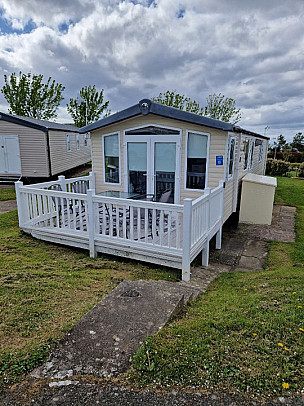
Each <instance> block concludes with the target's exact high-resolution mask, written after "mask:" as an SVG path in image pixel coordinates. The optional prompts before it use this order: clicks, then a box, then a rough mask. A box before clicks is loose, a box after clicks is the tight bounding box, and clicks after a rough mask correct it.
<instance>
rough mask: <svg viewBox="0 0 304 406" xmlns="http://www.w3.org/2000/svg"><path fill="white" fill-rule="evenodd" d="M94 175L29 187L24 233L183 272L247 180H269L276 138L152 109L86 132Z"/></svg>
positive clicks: (20, 195) (137, 109) (21, 191)
mask: <svg viewBox="0 0 304 406" xmlns="http://www.w3.org/2000/svg"><path fill="white" fill-rule="evenodd" d="M87 132H90V138H91V144H92V145H91V146H92V164H93V170H92V172H91V173H90V175H89V176H88V177H87V178H85V177H83V178H79V179H77V178H76V179H65V178H64V177H62V176H61V177H59V179H58V181H54V182H47V183H41V184H39V185H30V186H23V185H22V183H21V182H17V184H16V189H17V202H18V211H19V224H20V227H21V228H22V229H23V230H24V231H26V232H29V233H31V234H32V235H33V236H35V237H37V238H41V239H43V240H46V241H51V242H60V243H61V244H67V245H73V246H77V247H81V248H85V249H88V250H89V252H90V255H91V256H96V255H97V253H98V252H102V253H109V254H113V255H118V256H123V257H129V258H133V259H136V260H142V261H147V262H150V263H156V264H161V265H166V266H169V267H174V268H177V269H181V270H182V279H183V280H185V281H187V280H189V279H190V269H191V268H190V264H191V262H192V261H193V260H194V259H195V258H196V256H197V255H198V254H199V253H202V264H203V265H205V266H207V265H208V259H209V242H210V239H211V238H212V237H214V236H215V238H216V248H218V249H220V248H221V234H222V225H223V223H224V222H225V221H226V220H227V219H228V218H229V216H230V215H231V214H232V213H233V212H235V211H236V209H237V204H238V198H239V192H240V184H241V181H242V178H243V177H244V176H245V175H246V174H247V173H250V172H251V173H256V174H259V175H263V174H264V172H265V162H266V156H267V144H268V138H266V137H264V136H262V135H259V134H255V133H252V132H250V131H246V130H245V129H242V128H240V127H238V126H235V125H233V124H230V123H225V122H222V121H219V120H213V119H210V118H207V117H203V116H199V115H196V114H192V113H188V112H185V111H181V110H178V109H175V108H172V107H168V106H165V105H161V104H158V103H155V102H153V101H151V100H149V99H144V100H141V101H140V102H139V103H138V104H136V105H134V106H132V107H129V108H127V109H126V110H123V111H121V112H118V113H116V114H113V115H111V116H109V117H106V118H104V119H102V120H100V121H97V122H95V123H93V124H90V125H88V126H86V127H84V128H81V129H80V133H81V134H85V133H87Z"/></svg>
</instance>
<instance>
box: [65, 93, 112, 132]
mask: <svg viewBox="0 0 304 406" xmlns="http://www.w3.org/2000/svg"><path fill="white" fill-rule="evenodd" d="M103 92H104V89H101V91H100V92H98V91H97V90H96V88H95V85H94V86H85V87H83V88H82V89H81V90H80V92H79V94H80V100H79V99H78V97H77V98H76V99H72V98H71V99H70V102H69V104H67V110H68V112H69V113H70V115H71V116H72V118H73V120H74V124H75V125H76V126H77V127H84V126H85V125H87V124H90V123H93V122H94V121H97V120H98V119H99V118H100V116H101V114H102V113H103V112H104V111H105V110H106V111H105V115H104V117H106V116H107V115H109V114H110V111H109V110H107V108H108V106H109V101H106V102H104V103H103Z"/></svg>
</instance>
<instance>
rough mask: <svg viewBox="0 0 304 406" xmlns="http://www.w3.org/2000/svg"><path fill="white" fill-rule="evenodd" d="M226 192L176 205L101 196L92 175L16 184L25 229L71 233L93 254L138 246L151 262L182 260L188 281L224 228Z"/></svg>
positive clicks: (217, 191)
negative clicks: (195, 262) (193, 266)
mask: <svg viewBox="0 0 304 406" xmlns="http://www.w3.org/2000/svg"><path fill="white" fill-rule="evenodd" d="M81 192H83V193H81ZM223 193H224V187H223V184H220V186H218V187H217V188H216V189H213V190H210V189H206V190H205V193H204V194H203V195H202V196H201V197H200V198H198V199H196V200H195V201H192V200H191V199H185V201H184V205H177V204H166V203H158V202H149V201H141V200H131V199H121V198H112V197H106V196H100V195H97V194H96V193H95V179H94V174H93V173H90V175H89V176H87V177H80V178H74V179H65V178H64V177H63V176H59V178H58V180H57V181H52V182H45V183H40V184H35V185H29V186H24V185H23V184H22V182H16V195H17V204H18V215H19V226H20V228H22V229H23V230H25V231H27V232H31V233H36V234H37V231H40V232H42V231H43V233H44V236H45V235H47V234H49V235H52V239H51V241H56V237H57V239H58V242H61V243H64V238H65V239H67V238H68V237H69V236H70V237H71V238H73V241H74V244H72V245H75V246H80V247H83V246H86V247H87V248H89V250H90V255H91V256H96V253H97V251H103V247H106V246H108V247H115V249H116V252H117V249H118V251H119V250H121V251H124V252H130V251H132V252H134V251H136V250H137V251H138V252H139V253H141V255H142V256H143V258H142V259H143V260H145V259H146V258H145V255H147V253H150V262H153V258H152V260H151V255H152V256H153V255H154V256H156V257H157V256H158V257H162V258H167V259H168V261H167V262H168V265H170V263H169V261H170V258H171V261H172V263H173V262H174V263H175V266H176V264H177V263H178V264H180V266H179V267H180V268H182V272H183V279H184V280H189V278H190V263H191V261H192V260H193V259H194V258H195V256H196V255H197V254H198V253H199V252H200V251H202V250H205V251H206V250H207V254H205V258H206V255H208V247H207V245H206V244H208V246H209V240H210V238H211V237H212V236H213V235H214V234H215V233H217V232H219V231H220V230H221V226H222V213H223ZM45 239H47V238H46V237H45ZM77 241H78V243H77ZM70 245H71V244H70ZM145 253H146V254H145ZM153 253H154V254H153ZM118 255H119V254H118ZM137 257H138V255H137ZM203 258H204V256H203ZM205 262H206V259H205Z"/></svg>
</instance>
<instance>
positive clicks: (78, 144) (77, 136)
mask: <svg viewBox="0 0 304 406" xmlns="http://www.w3.org/2000/svg"><path fill="white" fill-rule="evenodd" d="M75 141H76V150H77V151H80V140H79V134H75Z"/></svg>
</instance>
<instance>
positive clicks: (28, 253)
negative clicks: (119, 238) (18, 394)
mask: <svg viewBox="0 0 304 406" xmlns="http://www.w3.org/2000/svg"><path fill="white" fill-rule="evenodd" d="M0 240H1V245H0V308H1V317H0V384H1V382H2V383H3V382H6V383H12V382H14V381H16V380H18V379H21V378H22V377H23V376H24V374H25V373H26V372H28V371H30V370H32V369H33V368H34V367H35V366H37V365H39V364H40V363H41V362H42V360H44V359H46V357H47V355H48V354H49V352H50V349H51V348H52V346H53V345H54V344H55V343H56V342H58V340H60V339H61V338H62V337H63V335H64V333H65V332H66V331H67V330H68V329H69V328H71V326H73V325H74V324H75V322H76V321H77V320H78V319H79V318H80V317H82V316H83V315H84V314H85V313H86V312H87V311H88V310H89V309H91V308H92V307H93V306H94V305H95V304H96V303H98V302H99V301H100V300H101V299H102V298H103V297H104V296H105V295H106V294H108V293H109V292H110V291H111V290H112V289H113V288H114V287H115V286H116V285H117V284H118V283H120V282H121V281H122V280H123V279H167V280H176V279H179V277H180V275H179V272H176V271H174V270H168V269H164V268H158V267H153V266H146V265H143V264H141V263H137V262H135V261H127V260H126V261H124V260H122V259H117V258H111V257H109V256H108V257H105V256H104V257H102V256H100V257H98V258H89V256H88V253H87V252H85V251H80V250H76V249H74V250H73V249H72V248H65V247H60V246H56V245H53V244H48V243H44V242H42V241H39V240H36V239H34V238H32V237H30V236H28V235H26V234H23V233H21V232H20V230H19V228H18V222H17V212H16V211H13V212H9V213H5V214H2V215H0Z"/></svg>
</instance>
